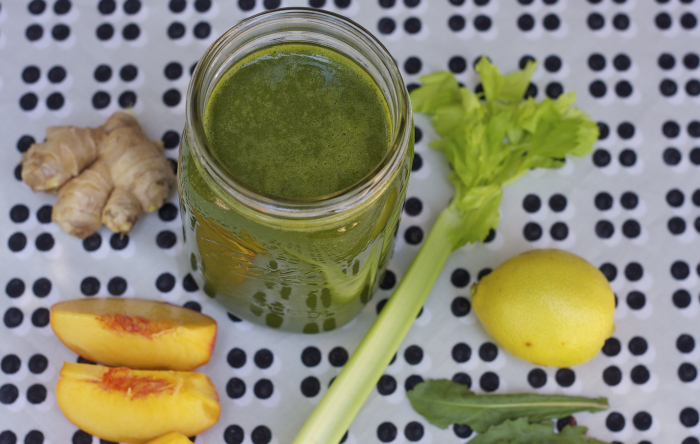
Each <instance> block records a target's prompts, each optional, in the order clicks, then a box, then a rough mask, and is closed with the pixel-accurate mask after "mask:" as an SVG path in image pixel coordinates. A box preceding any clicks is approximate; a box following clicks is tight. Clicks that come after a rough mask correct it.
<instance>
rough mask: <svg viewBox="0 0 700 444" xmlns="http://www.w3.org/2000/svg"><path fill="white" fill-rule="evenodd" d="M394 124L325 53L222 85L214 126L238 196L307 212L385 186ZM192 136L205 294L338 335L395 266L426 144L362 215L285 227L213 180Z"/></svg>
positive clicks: (310, 49) (352, 212)
mask: <svg viewBox="0 0 700 444" xmlns="http://www.w3.org/2000/svg"><path fill="white" fill-rule="evenodd" d="M390 116H391V114H390V112H389V108H388V105H387V102H386V99H385V98H384V95H383V93H382V91H381V89H380V88H379V86H378V85H377V83H376V82H375V81H374V80H373V78H372V76H371V75H370V74H369V73H368V72H366V71H365V70H364V68H363V67H362V66H361V65H359V64H358V63H357V62H355V61H353V60H351V59H350V58H349V57H347V56H345V55H343V54H341V53H339V52H336V51H334V50H332V49H328V48H324V47H321V46H318V45H315V44H310V43H280V44H275V45H273V46H268V47H264V48H262V49H258V50H255V51H253V52H251V53H250V54H249V55H247V56H245V57H244V58H242V59H241V60H239V61H238V62H236V63H234V64H233V65H232V66H231V67H230V68H228V69H226V70H225V71H224V72H223V74H221V75H220V76H218V79H217V80H216V84H215V86H214V87H213V88H212V91H211V93H210V94H209V97H208V99H207V102H206V104H205V109H204V116H203V121H204V132H205V134H204V135H205V137H206V140H207V145H208V147H209V149H210V152H211V153H212V154H213V156H214V157H215V159H216V160H217V162H218V163H219V165H221V166H222V167H223V168H224V170H225V171H226V172H227V173H228V174H229V175H230V177H232V178H233V179H234V180H235V181H236V182H237V183H238V184H240V185H242V186H244V187H245V188H247V189H248V190H251V191H253V192H255V193H257V194H259V195H263V196H267V197H272V198H274V199H277V200H282V201H293V202H298V201H302V202H304V201H319V200H321V201H322V200H323V199H327V198H329V197H331V196H337V195H342V194H343V193H344V192H346V191H348V189H352V188H354V187H356V186H358V185H359V184H361V183H366V181H367V180H368V179H369V178H370V177H373V176H374V175H376V174H377V171H378V169H379V168H380V166H381V165H383V164H384V162H385V160H386V158H387V157H388V156H389V153H390V143H391V139H392V131H394V128H392V124H391V122H392V121H391V117H390ZM412 132H413V131H411V133H412ZM187 134H188V133H187V131H186V132H185V135H184V137H183V139H182V140H183V142H182V145H181V147H180V161H179V164H178V171H179V173H178V177H179V181H180V199H181V214H182V218H183V238H184V240H185V250H186V255H187V257H188V260H189V264H190V267H191V270H192V275H193V277H194V279H195V281H196V282H197V284H198V285H199V286H200V288H202V290H203V291H204V293H205V294H207V295H208V296H210V297H212V298H214V299H216V300H217V301H219V302H220V303H221V304H222V305H223V306H224V307H225V308H226V309H227V310H228V311H229V312H231V313H233V314H235V315H236V316H239V317H241V318H244V319H247V320H249V321H251V322H255V323H258V324H262V325H267V326H269V327H272V328H279V329H282V330H286V331H293V332H303V333H318V332H322V331H331V330H335V329H337V328H339V327H341V326H343V325H345V324H346V323H347V322H349V321H350V320H352V319H353V318H354V317H355V316H356V315H357V314H358V313H359V312H360V311H361V310H362V309H363V307H364V306H365V304H367V303H368V302H369V301H370V299H371V298H372V295H373V293H374V291H375V290H376V288H377V286H378V285H379V281H380V280H381V277H382V273H383V272H384V270H385V269H386V266H387V263H388V261H389V258H390V256H391V252H392V249H393V244H394V238H395V235H396V232H397V228H398V223H399V219H400V215H401V202H402V201H403V200H404V198H405V193H406V183H407V180H408V175H409V172H410V165H411V159H412V157H413V139H412V138H411V139H410V141H409V142H408V145H409V146H408V149H407V152H406V154H405V155H404V156H402V159H401V160H400V165H399V166H398V167H397V168H396V169H395V170H394V172H393V173H391V176H390V180H389V181H386V182H385V183H384V184H383V185H382V186H381V187H379V188H376V189H375V190H373V191H372V193H371V194H370V195H369V196H367V198H366V199H364V200H362V201H361V202H360V203H358V204H357V205H355V206H354V207H352V208H350V209H344V210H342V211H339V212H337V213H333V214H329V215H326V216H323V217H320V218H310V219H293V218H292V219H285V218H282V217H271V216H269V215H268V214H265V213H264V211H263V212H259V211H258V210H252V209H251V208H248V207H246V206H245V205H244V204H243V203H241V202H239V201H237V200H236V199H234V198H231V196H229V195H228V193H227V192H226V191H225V190H223V189H221V188H220V187H219V186H218V185H217V184H216V183H214V182H213V181H210V180H208V179H207V177H208V175H207V173H206V171H205V169H204V165H203V164H200V163H199V160H198V158H197V156H194V155H193V152H192V147H190V139H189V138H188V136H187Z"/></svg>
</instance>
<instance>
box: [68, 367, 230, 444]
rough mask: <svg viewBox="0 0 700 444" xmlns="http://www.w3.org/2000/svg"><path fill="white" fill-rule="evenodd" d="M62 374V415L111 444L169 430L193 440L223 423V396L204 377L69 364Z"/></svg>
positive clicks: (139, 440) (137, 441) (141, 440)
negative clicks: (220, 421) (221, 419)
mask: <svg viewBox="0 0 700 444" xmlns="http://www.w3.org/2000/svg"><path fill="white" fill-rule="evenodd" d="M60 375H61V377H60V378H59V380H58V385H57V386H56V401H57V402H58V406H59V407H60V408H61V410H62V411H63V414H64V415H66V417H67V418H68V419H69V420H70V421H71V422H72V423H73V424H75V425H76V426H78V427H80V429H82V430H84V431H86V432H87V433H90V434H92V435H95V436H98V437H99V438H101V439H105V440H107V441H112V442H121V443H134V444H141V443H145V442H147V441H150V440H152V439H155V438H157V437H159V436H162V435H164V434H166V433H170V432H179V433H182V434H184V435H186V436H194V435H196V434H198V433H200V432H202V431H203V430H206V429H208V428H209V427H211V426H212V425H214V424H215V423H216V421H217V420H218V419H219V413H220V410H221V408H220V406H219V397H218V395H217V394H216V389H215V388H214V385H213V384H212V382H211V380H210V379H209V378H208V377H207V376H206V375H204V374H202V373H191V372H176V371H167V370H166V371H153V370H130V369H128V368H124V367H120V368H110V367H102V366H97V365H89V364H73V363H70V362H66V363H65V364H64V365H63V368H62V369H61V372H60Z"/></svg>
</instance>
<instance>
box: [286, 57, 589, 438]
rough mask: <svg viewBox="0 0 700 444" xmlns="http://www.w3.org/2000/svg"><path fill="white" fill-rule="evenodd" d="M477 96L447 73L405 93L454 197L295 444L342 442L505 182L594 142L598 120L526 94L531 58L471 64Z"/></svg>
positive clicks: (492, 220) (565, 103)
mask: <svg viewBox="0 0 700 444" xmlns="http://www.w3.org/2000/svg"><path fill="white" fill-rule="evenodd" d="M476 70H477V72H478V73H479V75H480V76H481V81H482V86H483V90H484V93H483V94H475V93H473V92H471V91H470V90H468V89H466V88H462V87H459V84H458V82H457V80H456V79H455V78H454V76H453V75H452V74H450V73H447V72H438V73H434V74H430V75H428V76H424V77H421V79H420V80H421V81H422V82H423V85H422V86H421V87H420V88H418V89H416V90H414V91H413V92H412V93H411V102H412V106H413V111H414V112H418V113H426V114H429V115H431V117H432V124H433V127H434V128H435V130H436V132H437V133H438V134H439V135H440V136H441V137H442V138H441V139H439V140H436V141H434V142H432V143H431V144H430V146H431V147H432V148H435V149H437V150H439V151H441V152H443V153H444V154H445V156H446V158H447V160H448V162H449V163H450V165H451V166H452V172H451V173H450V182H452V184H453V185H454V187H455V196H454V198H453V199H452V201H451V202H450V204H449V206H448V207H447V208H445V209H444V210H443V211H442V212H441V213H440V215H439V216H438V218H437V221H436V222H435V225H434V226H433V228H432V229H431V231H430V233H429V235H428V237H427V239H426V240H425V242H424V244H423V246H422V247H421V249H420V251H419V252H418V255H417V256H416V258H415V259H414V261H413V263H412V264H411V267H410V268H409V269H408V271H407V272H406V274H405V275H404V277H403V279H402V280H401V282H400V283H399V285H398V286H397V288H396V290H395V291H394V294H393V296H392V297H391V298H390V299H389V302H388V303H387V304H386V305H385V306H384V308H383V309H382V312H381V313H380V315H379V316H378V317H377V319H376V320H375V321H374V324H373V325H372V327H371V328H370V330H369V331H368V332H367V334H366V335H365V337H364V339H363V340H362V342H361V343H360V345H359V347H358V348H357V350H355V352H354V353H353V355H352V357H351V358H350V360H349V361H348V362H347V363H346V364H345V367H344V368H343V370H342V371H341V372H340V374H339V375H338V377H337V378H336V379H335V381H334V382H333V384H332V385H331V387H330V388H329V389H328V391H327V392H326V394H325V395H324V397H323V399H322V400H321V402H320V403H319V404H318V405H317V406H316V409H315V410H314V412H313V413H312V415H311V417H310V418H309V419H308V420H307V422H306V424H305V425H304V427H303V428H302V430H301V432H300V433H299V435H298V436H297V437H296V439H295V440H294V444H336V443H338V442H340V440H341V439H342V437H343V435H344V434H345V431H346V430H347V429H348V427H349V426H350V423H351V422H352V420H353V419H354V418H355V415H357V412H358V411H359V410H360V408H361V407H362V404H363V403H364V401H365V399H366V398H367V396H369V394H370V393H371V392H372V389H373V388H374V386H375V385H376V384H377V381H379V378H380V377H381V375H382V373H383V372H384V369H385V368H386V366H387V365H388V364H389V362H390V361H391V358H392V357H393V355H394V353H396V351H397V350H398V348H399V345H400V344H401V342H402V341H403V339H404V337H405V336H406V334H407V333H408V330H409V329H410V328H411V324H412V323H413V321H414V319H415V318H416V316H418V313H419V312H420V309H421V307H422V306H423V303H424V302H425V299H426V298H427V297H428V294H429V293H430V290H431V288H432V286H433V284H434V283H435V281H436V280H437V278H438V276H439V274H440V271H441V270H442V267H443V266H444V265H445V262H446V261H447V258H448V257H449V255H450V253H452V252H453V251H454V250H456V249H457V248H459V247H461V246H463V245H465V244H466V243H469V242H479V241H482V240H483V239H485V238H486V237H487V236H488V234H489V230H491V229H493V228H495V227H496V225H497V224H498V219H499V215H498V207H499V205H500V203H501V197H502V187H503V186H505V185H507V184H509V183H512V182H513V181H515V180H516V179H517V178H518V177H520V176H522V175H523V174H524V173H526V172H527V171H529V170H530V169H532V168H538V167H539V168H558V167H561V166H562V165H563V163H564V162H563V159H564V157H565V156H566V155H567V154H572V155H577V156H582V155H584V154H587V153H589V152H590V151H591V150H592V146H593V143H594V142H595V140H596V139H597V138H598V127H597V125H596V124H595V123H594V122H592V121H590V120H589V119H588V116H587V115H585V114H584V113H583V112H581V111H579V110H578V109H576V108H572V107H571V105H572V104H573V102H574V99H575V97H574V94H573V93H567V94H563V95H561V96H560V97H559V98H558V99H557V100H553V99H549V98H547V99H544V100H543V101H542V102H540V103H535V101H534V99H533V98H528V99H526V100H523V96H524V93H525V91H526V89H527V87H528V85H529V82H530V77H531V76H532V73H533V72H534V70H535V64H534V63H528V65H527V66H526V67H525V68H524V69H523V70H522V71H518V72H515V73H512V74H508V75H505V76H504V75H502V74H501V73H500V72H499V71H498V69H497V68H496V67H495V66H493V65H491V63H490V62H489V61H488V59H486V58H485V57H483V58H482V59H481V60H480V61H479V63H478V64H477V66H476Z"/></svg>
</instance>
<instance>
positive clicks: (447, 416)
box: [408, 379, 608, 433]
mask: <svg viewBox="0 0 700 444" xmlns="http://www.w3.org/2000/svg"><path fill="white" fill-rule="evenodd" d="M408 398H409V399H410V401H411V405H412V406H413V409H414V410H415V411H416V412H418V413H420V414H421V415H423V416H424V417H425V419H427V420H428V421H429V422H430V423H431V424H433V425H435V426H437V427H440V428H443V429H444V428H447V426H449V425H450V424H467V425H468V426H469V427H471V428H472V429H473V430H475V431H477V432H479V433H482V432H485V431H486V430H487V429H488V428H489V426H492V425H496V424H500V423H502V422H503V421H506V420H510V419H517V418H527V419H528V420H529V421H530V422H538V421H542V420H545V419H553V418H563V417H565V416H569V415H571V414H573V413H576V412H582V411H588V412H599V411H602V410H605V409H607V408H608V400H607V399H605V398H598V399H591V398H583V397H578V396H565V395H537V394H520V395H475V394H474V393H473V392H472V391H470V390H469V389H468V388H467V387H465V386H464V385H461V384H457V383H456V382H452V381H449V380H447V379H437V380H428V381H425V382H422V383H420V384H418V385H416V387H415V388H414V389H413V390H411V391H409V392H408Z"/></svg>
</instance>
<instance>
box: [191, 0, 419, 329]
mask: <svg viewBox="0 0 700 444" xmlns="http://www.w3.org/2000/svg"><path fill="white" fill-rule="evenodd" d="M289 42H295V43H312V44H315V45H321V46H323V47H327V48H331V49H333V50H335V51H337V52H340V53H341V54H343V55H345V56H347V57H348V58H349V59H350V60H352V61H353V62H355V63H356V64H357V65H359V66H360V67H362V68H364V70H366V72H367V73H369V75H370V76H371V77H372V78H373V79H374V81H375V82H376V84H377V85H378V87H379V89H380V90H381V92H382V93H383V95H384V96H385V100H386V103H387V105H388V108H389V114H390V116H389V119H390V121H391V124H392V128H393V132H392V134H391V138H390V140H391V142H390V146H389V147H388V150H387V154H386V155H385V157H384V159H383V160H382V162H381V163H380V164H379V165H378V166H377V167H376V168H375V169H374V171H373V172H372V173H371V174H369V176H368V177H366V178H365V179H363V180H362V181H361V182H360V183H358V184H356V185H354V186H353V187H352V188H351V189H349V190H345V191H342V192H341V193H340V194H338V195H334V196H331V197H328V198H323V199H320V200H307V201H293V200H282V199H279V200H275V199H273V198H270V197H267V196H262V195H259V194H256V193H254V192H252V191H251V190H249V189H246V188H245V187H243V186H242V185H241V184H239V183H237V182H236V178H235V177H231V176H230V175H229V174H227V173H226V172H225V169H224V168H223V167H222V166H221V164H220V163H219V162H218V161H217V160H216V158H215V156H213V154H212V151H211V150H210V147H209V146H208V145H207V140H206V137H205V132H204V125H203V118H204V113H205V109H206V106H207V102H208V100H209V97H210V95H211V93H212V90H213V89H214V86H215V85H216V83H217V81H218V80H219V79H220V78H222V77H223V75H224V74H225V73H226V72H227V68H229V67H231V66H232V65H233V64H235V63H236V62H237V61H238V60H240V59H242V58H243V57H245V56H247V55H249V54H251V53H253V52H255V51H256V50H259V49H261V48H267V47H269V46H270V45H278V44H282V43H289ZM412 159H413V119H412V115H411V107H410V103H409V98H408V93H407V91H406V87H405V86H404V83H403V80H402V78H401V75H400V73H399V70H398V68H397V66H396V63H395V61H394V60H393V58H392V57H391V55H390V54H389V53H388V52H387V50H386V48H384V46H382V44H381V43H380V42H379V41H378V40H377V39H376V38H375V37H374V36H372V35H371V34H370V33H369V32H367V31H366V30H365V29H363V28H362V27H360V26H359V25H357V24H355V23H354V22H352V21H350V20H348V19H346V18H344V17H342V16H339V15H336V14H332V13H329V12H324V11H320V10H315V9H306V8H290V9H278V10H275V11H271V12H265V13H262V14H259V15H256V16H253V17H251V18H249V19H246V20H244V21H242V22H240V23H239V24H238V25H236V26H234V27H233V28H231V29H230V30H229V31H228V32H226V33H225V34H224V35H223V36H221V37H220V38H219V39H218V40H217V41H216V42H214V44H212V45H211V47H209V49H208V50H207V51H206V53H205V54H204V56H203V57H202V59H201V60H200V62H199V63H198V64H197V68H196V69H195V71H194V73H193V76H192V80H191V82H190V86H189V91H188V94H187V120H186V126H185V130H184V133H183V137H182V144H181V146H180V160H179V166H178V181H179V191H180V202H181V213H182V221H183V236H184V239H185V249H186V254H187V257H188V262H189V264H190V267H191V268H192V272H193V273H192V275H193V277H194V279H195V281H196V282H197V284H198V285H199V286H200V288H202V289H203V291H204V292H205V293H206V294H207V295H208V296H210V297H212V298H215V299H216V300H217V301H218V302H220V303H221V305H223V306H224V307H225V308H226V309H227V310H228V311H230V312H231V313H233V314H234V315H236V316H238V317H240V318H244V319H247V320H249V321H252V322H255V323H258V324H261V325H267V326H269V327H273V328H279V329H282V330H286V331H293V332H303V333H317V332H321V331H330V330H334V329H336V328H339V327H341V326H343V325H344V324H346V323H347V322H349V321H350V320H351V319H353V318H354V317H355V316H356V315H357V314H358V313H359V312H360V311H361V310H362V308H363V307H364V305H365V304H367V302H368V301H369V300H370V299H371V298H372V294H373V293H374V291H375V289H376V287H377V286H378V284H379V282H380V280H381V278H382V276H383V273H384V270H385V268H386V265H387V262H388V261H389V258H390V256H391V254H392V250H393V245H394V238H395V237H396V232H397V229H398V223H399V219H400V215H401V210H402V203H403V201H404V198H405V193H406V184H407V182H408V176H409V173H410V169H411V161H412Z"/></svg>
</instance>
